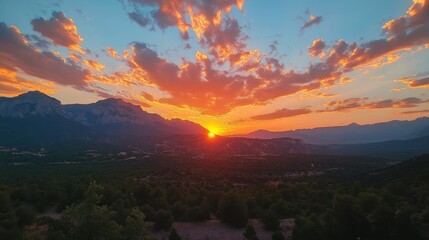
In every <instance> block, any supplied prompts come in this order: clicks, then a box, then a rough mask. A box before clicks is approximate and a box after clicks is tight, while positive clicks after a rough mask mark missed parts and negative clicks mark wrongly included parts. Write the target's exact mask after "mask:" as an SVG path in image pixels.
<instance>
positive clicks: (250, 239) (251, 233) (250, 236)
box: [243, 223, 258, 240]
mask: <svg viewBox="0 0 429 240" xmlns="http://www.w3.org/2000/svg"><path fill="white" fill-rule="evenodd" d="M243 236H244V237H245V238H246V240H258V236H257V235H256V230H255V228H254V227H253V225H252V224H250V223H249V224H247V226H246V230H245V231H244V233H243Z"/></svg>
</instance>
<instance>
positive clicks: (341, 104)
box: [319, 97, 429, 112]
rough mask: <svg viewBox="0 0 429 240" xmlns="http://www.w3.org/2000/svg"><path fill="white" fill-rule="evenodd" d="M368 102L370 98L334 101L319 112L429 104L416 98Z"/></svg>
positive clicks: (411, 106) (409, 106)
mask: <svg viewBox="0 0 429 240" xmlns="http://www.w3.org/2000/svg"><path fill="white" fill-rule="evenodd" d="M368 100H369V99H368V98H348V99H344V100H340V101H332V102H329V103H328V104H326V109H325V110H321V111H319V112H343V111H351V110H357V109H381V108H413V107H417V106H419V105H420V104H423V103H428V102H429V100H422V99H420V98H416V97H409V98H404V99H385V100H379V101H368Z"/></svg>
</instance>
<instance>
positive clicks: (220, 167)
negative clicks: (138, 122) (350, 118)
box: [0, 152, 429, 240]
mask: <svg viewBox="0 0 429 240" xmlns="http://www.w3.org/2000/svg"><path fill="white" fill-rule="evenodd" d="M0 154H1V155H0V157H1V158H0V159H4V160H2V161H1V166H0V238H1V239H48V240H51V239H80V240H86V239H156V236H155V235H156V233H157V232H159V231H164V232H168V236H166V237H165V239H184V238H183V236H182V237H181V236H180V235H179V234H178V232H177V231H176V229H174V227H173V225H172V224H173V223H175V222H194V223H198V222H204V221H206V220H209V219H219V220H221V221H222V222H223V223H224V224H225V225H228V226H231V227H233V228H237V229H241V231H242V232H243V239H258V236H257V234H256V232H255V230H254V228H253V226H252V225H251V224H250V221H249V219H260V221H261V222H262V223H263V225H264V228H265V229H267V230H269V231H270V232H272V239H286V237H287V236H284V235H283V234H282V232H281V231H279V221H281V219H293V220H294V222H295V225H294V227H293V229H292V236H290V237H292V239H296V240H300V239H427V237H428V234H429V231H428V229H429V155H421V156H418V157H415V158H413V159H409V160H406V161H402V162H390V161H389V160H388V159H372V158H366V157H359V156H354V157H351V156H327V155H304V154H300V155H293V154H291V155H282V156H267V157H262V158H261V157H260V158H255V157H249V156H229V157H228V156H209V157H206V158H204V159H196V158H193V157H192V156H186V155H181V156H176V157H171V156H162V155H159V156H158V155H154V156H151V157H148V158H145V159H134V160H127V161H124V160H109V161H108V160H106V159H104V161H103V160H101V159H99V160H98V161H85V160H75V161H64V162H58V161H51V160H45V161H42V160H40V161H34V160H28V159H25V158H22V157H17V156H8V155H7V153H5V152H2V153H0ZM20 159H21V161H19V160H20ZM70 159H81V158H79V157H77V156H70ZM154 233H155V235H154Z"/></svg>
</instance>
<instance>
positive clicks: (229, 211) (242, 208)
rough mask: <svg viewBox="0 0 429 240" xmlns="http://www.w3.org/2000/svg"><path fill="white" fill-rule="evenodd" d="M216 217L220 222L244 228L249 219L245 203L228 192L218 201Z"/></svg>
mask: <svg viewBox="0 0 429 240" xmlns="http://www.w3.org/2000/svg"><path fill="white" fill-rule="evenodd" d="M218 216H219V218H220V219H222V221H224V222H225V223H227V224H229V225H231V226H234V227H243V226H245V225H246V223H247V221H248V219H249V216H248V212H247V206H246V203H245V202H244V201H243V199H242V198H241V197H240V196H239V195H238V194H236V193H234V192H229V193H228V194H226V196H225V197H223V198H222V199H221V200H220V202H219V207H218Z"/></svg>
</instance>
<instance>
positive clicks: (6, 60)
mask: <svg viewBox="0 0 429 240" xmlns="http://www.w3.org/2000/svg"><path fill="white" fill-rule="evenodd" d="M0 6H1V8H0V96H6V97H12V96H16V95H18V94H22V93H24V92H27V91H34V90H38V91H41V92H44V93H46V94H48V95H50V96H53V97H55V98H57V99H58V100H60V101H61V102H62V103H63V104H71V103H92V102H96V101H98V100H101V99H104V98H112V97H113V98H121V99H123V100H124V101H127V102H130V103H133V104H137V105H140V106H141V107H142V109H143V110H145V111H147V112H151V113H157V114H160V115H161V116H163V117H164V118H167V119H172V118H181V119H187V120H190V121H193V122H196V123H199V124H201V125H202V126H204V127H206V128H207V129H209V130H210V131H212V132H214V133H216V134H220V135H227V134H238V133H247V132H251V131H255V130H258V129H266V130H271V131H284V130H293V129H302V128H315V127H323V126H338V125H347V124H350V123H353V122H355V123H359V124H370V123H375V122H385V121H391V120H411V119H415V118H417V117H422V116H429V91H428V89H429V68H428V66H429V64H428V63H429V0H414V1H412V0H377V1H373V0H361V1H347V3H346V2H345V1H340V0H335V1H334V0H326V1H319V0H313V1H310V0H305V1H292V0H266V1H259V0H105V1H95V0H75V1H65V0H63V1H61V0H53V1H50V0H43V1H37V0H33V1H27V0H14V1H5V0H0Z"/></svg>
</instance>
